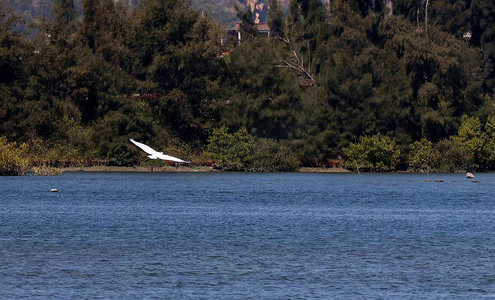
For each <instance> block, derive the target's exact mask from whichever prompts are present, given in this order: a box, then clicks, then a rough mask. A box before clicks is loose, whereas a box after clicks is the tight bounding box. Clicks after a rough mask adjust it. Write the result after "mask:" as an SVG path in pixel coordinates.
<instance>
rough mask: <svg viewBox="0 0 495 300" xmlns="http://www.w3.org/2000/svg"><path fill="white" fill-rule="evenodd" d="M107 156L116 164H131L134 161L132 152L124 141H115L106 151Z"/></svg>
mask: <svg viewBox="0 0 495 300" xmlns="http://www.w3.org/2000/svg"><path fill="white" fill-rule="evenodd" d="M107 157H108V158H109V159H111V160H112V162H113V163H114V164H115V165H117V166H132V165H134V164H135V162H136V158H135V157H134V154H133V153H132V152H131V151H129V149H128V147H127V146H126V144H124V143H115V144H113V145H112V146H111V148H110V151H108V154H107Z"/></svg>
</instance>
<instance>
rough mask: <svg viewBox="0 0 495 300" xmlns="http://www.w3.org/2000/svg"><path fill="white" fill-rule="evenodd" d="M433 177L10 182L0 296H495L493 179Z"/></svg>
mask: <svg viewBox="0 0 495 300" xmlns="http://www.w3.org/2000/svg"><path fill="white" fill-rule="evenodd" d="M430 178H431V179H433V180H435V179H442V180H443V181H444V182H441V183H440V182H425V179H426V175H424V174H362V175H361V176H359V175H358V174H311V173H288V174H285V173H274V174H244V173H64V174H63V175H62V176H57V177H29V176H27V177H0V298H1V299H70V298H76V299H81V298H82V299H136V298H138V299H152V298H155V299H318V298H319V299H363V298H365V299H390V298H400V299H423V298H428V299H430V298H446V299H493V298H495V197H494V193H495V174H476V180H477V181H479V182H472V181H471V180H468V179H466V178H464V175H463V174H433V175H430ZM52 188H56V189H58V191H59V192H58V193H51V192H50V190H51V189H52Z"/></svg>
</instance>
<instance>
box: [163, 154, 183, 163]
mask: <svg viewBox="0 0 495 300" xmlns="http://www.w3.org/2000/svg"><path fill="white" fill-rule="evenodd" d="M155 155H156V157H158V158H159V159H163V160H170V161H175V162H180V163H189V162H187V161H185V160H182V159H180V158H177V157H173V156H170V155H166V154H163V153H157V154H155Z"/></svg>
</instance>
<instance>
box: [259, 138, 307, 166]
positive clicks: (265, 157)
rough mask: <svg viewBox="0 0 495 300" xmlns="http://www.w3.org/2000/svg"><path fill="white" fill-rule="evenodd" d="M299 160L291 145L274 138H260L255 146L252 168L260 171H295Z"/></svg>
mask: <svg viewBox="0 0 495 300" xmlns="http://www.w3.org/2000/svg"><path fill="white" fill-rule="evenodd" d="M299 165H300V163H299V160H298V159H297V157H296V156H295V154H294V152H293V151H292V150H291V148H290V147H288V146H286V145H283V144H280V143H278V142H277V141H275V140H272V139H258V140H257V141H256V143H255V146H254V154H253V160H252V163H251V169H253V170H255V171H260V172H294V171H297V170H298V169H299Z"/></svg>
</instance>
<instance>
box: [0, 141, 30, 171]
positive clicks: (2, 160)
mask: <svg viewBox="0 0 495 300" xmlns="http://www.w3.org/2000/svg"><path fill="white" fill-rule="evenodd" d="M27 147H28V146H27V144H21V145H20V146H17V143H15V142H12V143H9V142H8V141H7V138H6V137H0V175H2V176H14V175H24V174H25V173H26V170H27V168H28V164H29V159H28V158H27V155H28V151H27Z"/></svg>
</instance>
